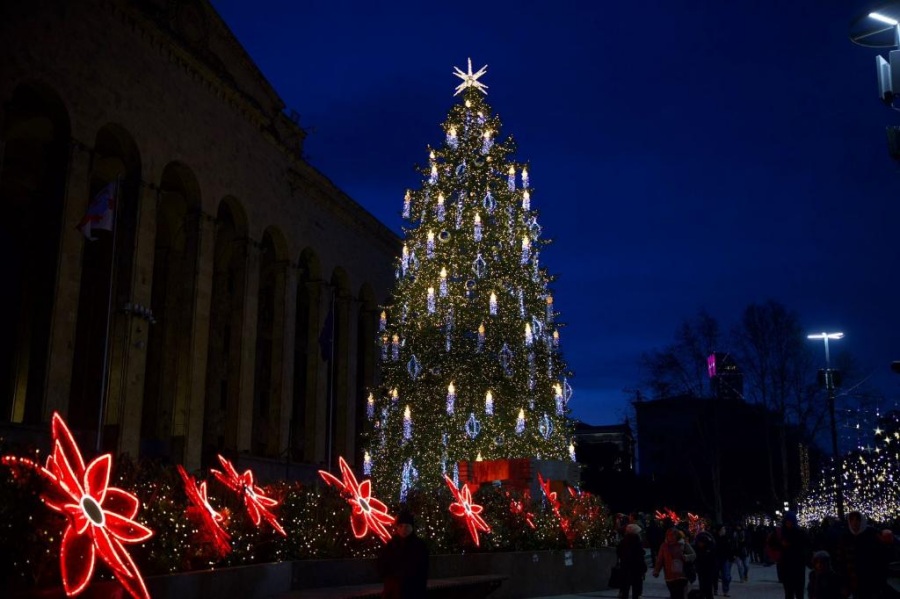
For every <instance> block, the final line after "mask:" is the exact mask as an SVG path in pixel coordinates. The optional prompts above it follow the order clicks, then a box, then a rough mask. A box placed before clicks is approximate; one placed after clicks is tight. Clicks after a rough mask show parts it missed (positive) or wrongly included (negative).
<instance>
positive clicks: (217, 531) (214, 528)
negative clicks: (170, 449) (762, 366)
mask: <svg viewBox="0 0 900 599" xmlns="http://www.w3.org/2000/svg"><path fill="white" fill-rule="evenodd" d="M177 468H178V474H180V475H181V479H182V480H183V481H184V492H185V493H186V494H187V496H188V501H190V502H191V505H190V507H188V509H187V513H188V516H189V517H191V518H192V519H194V520H195V521H196V522H197V525H198V526H199V527H200V528H202V530H203V533H204V534H205V536H206V537H207V538H209V539H211V541H210V542H211V544H212V546H213V548H214V549H215V551H216V553H217V554H218V555H219V556H225V555H227V554H228V553H230V552H231V542H230V541H231V536H230V535H229V534H228V533H227V532H226V531H225V529H224V528H222V523H223V522H224V521H225V518H224V517H223V516H222V514H220V513H219V512H217V511H216V510H215V509H213V506H212V505H210V503H209V499H208V498H207V495H206V481H203V482H201V483H200V484H199V485H198V484H197V481H196V480H194V477H193V476H191V475H190V474H188V473H187V471H186V470H185V469H184V467H183V466H182V465H181V464H178V466H177Z"/></svg>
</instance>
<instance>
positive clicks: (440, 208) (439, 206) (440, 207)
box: [436, 193, 444, 223]
mask: <svg viewBox="0 0 900 599" xmlns="http://www.w3.org/2000/svg"><path fill="white" fill-rule="evenodd" d="M436 216H437V219H438V222H439V223H442V222H444V194H442V193H439V194H438V199H437V209H436Z"/></svg>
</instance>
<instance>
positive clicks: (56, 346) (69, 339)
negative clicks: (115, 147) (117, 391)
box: [13, 146, 91, 421]
mask: <svg viewBox="0 0 900 599" xmlns="http://www.w3.org/2000/svg"><path fill="white" fill-rule="evenodd" d="M71 151H72V155H71V158H70V160H69V173H68V178H67V181H66V195H65V198H64V201H63V207H62V210H63V215H62V219H61V227H62V230H61V231H60V235H59V255H58V258H57V259H58V262H57V271H56V272H57V275H56V295H55V296H54V300H53V308H52V310H53V312H52V315H51V317H50V346H49V348H48V352H47V360H48V363H47V383H46V395H45V400H44V409H43V419H44V420H45V421H48V420H49V419H50V417H51V416H52V414H53V412H55V411H58V412H60V413H62V414H65V413H67V412H68V409H69V389H70V385H71V384H72V364H73V361H74V349H75V327H76V325H77V323H78V299H79V294H80V291H81V252H82V248H83V246H84V244H85V239H84V236H83V235H82V234H81V232H80V231H78V229H76V228H75V227H76V226H77V225H78V223H79V222H80V221H81V218H82V217H83V216H84V213H85V211H86V210H87V206H88V201H89V199H88V195H89V192H90V159H91V156H90V151H89V150H88V149H87V148H83V147H80V146H77V147H73V148H72V150H71ZM24 400H25V398H24V397H23V398H21V399H20V398H18V397H14V398H13V421H21V419H19V420H16V418H15V415H16V413H17V412H19V410H18V409H17V407H18V405H19V403H20V402H22V409H21V413H22V414H24Z"/></svg>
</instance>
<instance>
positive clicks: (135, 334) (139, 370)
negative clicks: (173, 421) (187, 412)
mask: <svg viewBox="0 0 900 599" xmlns="http://www.w3.org/2000/svg"><path fill="white" fill-rule="evenodd" d="M158 205H159V193H158V191H157V190H156V189H151V188H150V187H142V188H141V192H140V200H139V205H138V211H137V226H136V227H135V252H134V267H133V268H134V276H133V278H132V283H131V303H132V304H140V305H142V306H147V307H149V306H150V303H151V301H150V300H151V292H152V288H153V261H154V258H155V256H156V212H157V207H158ZM152 326H157V325H154V324H150V322H148V321H147V320H145V319H143V318H140V317H136V316H130V317H129V318H128V323H127V327H128V335H127V339H128V344H127V348H126V351H127V354H126V356H125V365H124V369H125V384H124V387H123V389H122V394H121V397H120V406H121V408H120V409H121V413H120V429H119V453H122V454H129V455H131V456H132V457H135V458H137V457H138V455H139V453H140V447H141V416H142V413H143V406H144V376H145V372H146V368H147V340H148V337H149V331H150V327H152Z"/></svg>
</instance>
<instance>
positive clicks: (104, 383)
mask: <svg viewBox="0 0 900 599" xmlns="http://www.w3.org/2000/svg"><path fill="white" fill-rule="evenodd" d="M121 185H122V177H121V176H120V175H117V176H116V191H115V193H114V194H113V206H112V211H113V237H112V252H110V253H111V254H112V257H111V258H110V260H109V296H108V297H107V300H106V333H105V334H104V336H103V375H102V377H101V379H100V408H99V409H98V410H97V453H100V446H101V445H102V443H103V416H104V412H106V401H107V395H108V393H109V380H108V378H109V328H110V321H111V320H112V308H113V295H114V291H115V285H114V282H115V273H116V238H117V236H118V234H119V227H118V224H119V187H121Z"/></svg>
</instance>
